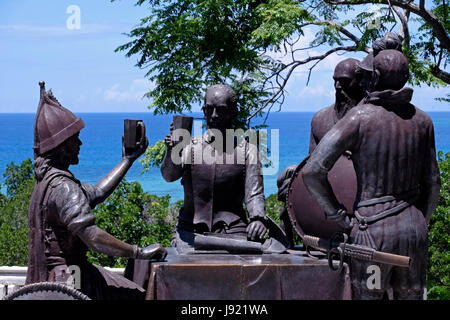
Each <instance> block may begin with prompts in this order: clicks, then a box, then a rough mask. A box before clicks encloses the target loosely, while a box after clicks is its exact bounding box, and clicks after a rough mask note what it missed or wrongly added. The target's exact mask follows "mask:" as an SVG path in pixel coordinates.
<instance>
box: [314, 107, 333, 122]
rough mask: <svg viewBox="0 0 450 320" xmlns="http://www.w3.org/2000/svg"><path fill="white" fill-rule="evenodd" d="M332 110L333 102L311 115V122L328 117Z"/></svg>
mask: <svg viewBox="0 0 450 320" xmlns="http://www.w3.org/2000/svg"><path fill="white" fill-rule="evenodd" d="M333 111H334V104H332V105H331V106H328V107H326V108H323V109H320V110H319V111H317V112H316V113H315V114H314V116H313V117H312V120H311V124H313V123H317V122H321V121H323V120H325V119H329V118H330V117H331V116H332V114H333Z"/></svg>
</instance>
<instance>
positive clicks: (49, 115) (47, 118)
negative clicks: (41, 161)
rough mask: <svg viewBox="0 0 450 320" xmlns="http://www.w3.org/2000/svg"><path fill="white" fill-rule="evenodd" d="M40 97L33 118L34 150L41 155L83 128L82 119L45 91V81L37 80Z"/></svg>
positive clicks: (49, 92) (50, 92)
mask: <svg viewBox="0 0 450 320" xmlns="http://www.w3.org/2000/svg"><path fill="white" fill-rule="evenodd" d="M39 86H40V87H41V97H40V100H39V106H38V110H37V112H36V118H35V120H34V146H33V149H34V152H35V155H42V154H44V153H46V152H47V151H50V150H52V149H54V148H56V147H57V146H59V145H60V144H61V143H63V142H64V141H65V140H67V139H68V138H70V137H71V136H73V135H74V134H76V133H78V132H80V130H81V129H83V128H84V121H83V120H82V119H81V118H77V117H76V116H75V115H74V114H73V113H72V112H71V111H70V110H68V109H66V108H64V107H63V106H62V105H61V104H60V103H59V101H58V100H57V99H56V98H55V97H54V96H53V93H52V91H51V90H49V91H47V92H46V91H45V82H44V81H41V82H39Z"/></svg>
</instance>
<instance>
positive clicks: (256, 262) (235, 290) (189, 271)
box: [125, 248, 351, 300]
mask: <svg viewBox="0 0 450 320" xmlns="http://www.w3.org/2000/svg"><path fill="white" fill-rule="evenodd" d="M168 252H169V254H168V255H167V258H166V261H164V262H149V261H144V260H134V261H133V260H131V261H130V262H129V264H128V266H127V270H126V272H125V274H126V276H127V277H128V278H129V279H130V280H133V281H134V282H136V283H137V284H138V285H140V286H142V287H144V288H146V290H147V294H146V298H147V299H149V300H173V299H176V300H210V299H215V300H222V299H226V300H298V299H308V300H309V299H321V300H330V299H332V300H340V299H351V288H350V279H349V274H348V267H347V265H345V266H344V268H343V270H342V272H340V273H338V272H334V271H331V270H330V269H329V267H328V263H327V260H326V259H314V258H310V257H308V256H307V255H306V254H305V252H303V251H293V250H291V251H289V253H288V254H267V255H243V254H240V255H237V254H189V255H179V254H177V253H176V250H174V249H173V248H168Z"/></svg>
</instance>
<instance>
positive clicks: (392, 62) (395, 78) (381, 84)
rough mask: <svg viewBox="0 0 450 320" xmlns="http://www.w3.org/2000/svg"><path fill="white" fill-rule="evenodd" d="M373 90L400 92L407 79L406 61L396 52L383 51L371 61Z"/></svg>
mask: <svg viewBox="0 0 450 320" xmlns="http://www.w3.org/2000/svg"><path fill="white" fill-rule="evenodd" d="M373 70H374V71H373V77H372V78H373V79H372V82H373V88H374V89H375V90H376V91H382V90H388V89H392V90H400V89H401V88H403V86H404V85H405V84H406V82H407V81H408V79H409V66H408V59H407V58H406V57H405V55H404V54H403V53H401V52H399V51H397V50H383V51H381V52H380V53H379V54H378V55H377V56H376V57H375V58H374V59H373Z"/></svg>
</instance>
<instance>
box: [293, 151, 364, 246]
mask: <svg viewBox="0 0 450 320" xmlns="http://www.w3.org/2000/svg"><path fill="white" fill-rule="evenodd" d="M307 160H308V157H307V158H306V159H304V160H303V161H302V162H301V163H300V164H299V165H298V166H297V169H296V170H295V174H294V176H293V177H292V179H291V182H290V185H289V191H288V195H287V201H286V204H287V211H288V214H289V218H290V220H291V222H292V225H293V226H294V229H295V230H296V232H297V233H298V234H299V235H300V237H303V235H305V234H307V235H311V236H316V237H323V238H330V237H331V236H332V235H333V234H334V233H335V232H343V231H344V230H343V229H342V228H341V227H339V225H338V224H337V223H336V222H334V221H330V220H326V216H325V212H324V211H323V210H322V209H321V208H320V206H319V204H318V203H317V201H316V200H315V199H314V198H313V197H312V196H311V194H310V193H309V191H308V190H307V189H306V186H305V184H304V183H303V177H302V169H303V167H304V166H305V164H306V161H307ZM328 181H329V182H330V185H331V187H332V188H333V192H334V194H335V195H336V198H337V200H338V201H339V202H340V203H343V204H344V206H345V208H346V209H347V212H348V213H349V214H353V203H354V202H355V197H356V192H357V183H356V173H355V169H354V168H353V163H352V161H351V160H350V159H348V158H347V157H346V156H341V157H340V158H339V159H338V160H337V161H336V163H335V164H334V166H333V168H332V169H331V170H330V171H329V172H328Z"/></svg>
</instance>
